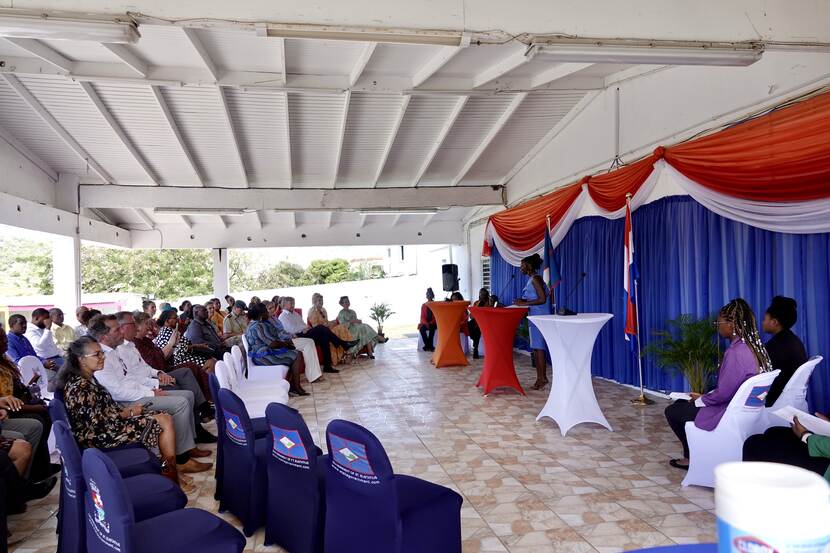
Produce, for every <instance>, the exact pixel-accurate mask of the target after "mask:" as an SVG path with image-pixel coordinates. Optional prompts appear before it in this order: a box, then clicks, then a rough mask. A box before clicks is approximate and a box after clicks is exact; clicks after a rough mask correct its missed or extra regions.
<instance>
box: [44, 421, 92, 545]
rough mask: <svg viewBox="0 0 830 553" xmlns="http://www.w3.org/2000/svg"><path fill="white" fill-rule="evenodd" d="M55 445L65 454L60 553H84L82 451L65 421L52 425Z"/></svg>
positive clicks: (61, 500) (84, 488) (62, 478)
mask: <svg viewBox="0 0 830 553" xmlns="http://www.w3.org/2000/svg"><path fill="white" fill-rule="evenodd" d="M52 429H53V430H54V431H55V441H56V442H57V446H58V449H60V452H61V459H62V460H63V470H62V473H61V489H60V500H59V501H60V511H59V513H58V516H59V517H60V520H61V531H60V534H59V535H58V552H59V553H84V552H85V551H86V539H85V538H86V534H85V531H84V519H85V517H84V491H85V490H86V487H85V484H84V472H83V466H82V464H81V451H80V450H79V449H78V443H77V442H76V441H75V436H74V435H73V434H72V430H70V429H69V425H67V424H66V423H65V422H64V421H62V420H56V421H55V422H54V423H52Z"/></svg>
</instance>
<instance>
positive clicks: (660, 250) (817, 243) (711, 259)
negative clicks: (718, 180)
mask: <svg viewBox="0 0 830 553" xmlns="http://www.w3.org/2000/svg"><path fill="white" fill-rule="evenodd" d="M632 217H633V222H634V243H635V246H634V251H635V256H636V261H637V265H638V266H639V270H640V277H641V280H640V339H641V341H642V342H643V346H645V344H646V343H648V341H649V340H650V339H651V338H652V336H651V334H652V332H653V331H654V330H658V329H662V328H665V323H666V321H667V320H669V319H673V318H676V317H677V316H678V315H680V314H682V313H690V314H692V315H695V316H700V317H702V316H706V315H711V314H714V313H716V312H717V311H718V309H719V308H720V307H721V306H722V305H724V304H725V303H727V302H728V301H729V300H730V299H732V298H735V297H738V296H740V297H743V298H745V299H746V300H747V301H748V302H749V304H750V305H751V306H752V308H753V310H754V311H755V314H756V316H757V317H758V318H759V324H760V319H761V318H762V317H763V313H764V310H765V309H766V307H767V306H768V305H769V301H770V299H771V298H772V297H773V296H775V295H779V294H780V295H785V296H790V297H793V298H795V299H796V301H798V323H797V324H796V326H795V327H794V328H793V331H794V332H795V333H796V334H798V336H800V337H801V339H802V340H803V341H804V345H805V346H806V348H807V353H808V354H809V355H811V356H812V355H816V354H819V355H823V356H824V357H825V360H824V361H823V362H822V363H821V364H820V365H819V366H818V367H817V368H816V370H815V372H814V373H813V377H812V380H811V386H810V395H809V400H810V405H811V406H812V407H813V408H814V409H820V410H823V411H827V410H830V234H827V233H825V234H806V235H796V234H781V233H776V232H770V231H766V230H761V229H757V228H754V227H750V226H748V225H744V224H742V223H737V222H734V221H730V220H728V219H725V218H723V217H720V216H719V215H716V214H714V213H712V212H711V211H709V210H707V209H706V208H704V207H703V206H701V205H700V204H698V203H697V202H695V201H694V200H692V199H691V198H690V197H688V196H672V197H668V198H663V199H660V200H658V201H655V202H653V203H650V204H647V205H644V206H642V207H640V208H639V209H638V210H637V211H635V212H634V213H633V215H632ZM624 223H625V221H624V219H617V220H609V219H605V218H603V217H583V218H581V219H578V220H577V221H576V222H575V223H574V225H573V226H572V227H571V230H570V231H569V232H568V234H567V236H566V237H565V239H564V240H563V241H562V243H560V244H559V246H557V248H556V254H555V258H556V260H557V262H558V263H559V269H560V272H561V274H562V284H561V285H560V287H559V296H558V298H557V299H558V300H559V303H560V305H562V304H563V302H564V304H565V305H567V306H568V307H570V308H571V309H574V310H575V311H578V312H606V313H613V314H614V318H613V319H611V321H610V322H609V323H608V324H607V325H606V326H605V328H604V329H603V330H602V332H601V333H600V335H599V338H598V339H597V344H596V347H595V349H594V357H593V365H592V372H593V374H594V375H597V376H602V377H606V378H611V379H614V380H616V381H618V382H622V383H625V384H635V385H636V384H638V377H637V364H636V359H635V357H634V356H633V355H632V353H631V351H630V349H629V345H628V343H627V342H626V341H625V338H624V335H623V328H624V307H625V304H624V301H625V300H624V295H623V290H622V276H623V273H622V270H623V269H622V258H623V225H624ZM582 272H585V273H587V276H586V277H585V280H584V281H583V282H582V284H581V286H579V288H577V289H576V291H575V292H574V293H573V295H572V297H571V298H570V299H569V300H567V301H565V299H564V297H565V296H566V295H567V294H568V293H569V292H570V291H571V290H572V288H573V286H574V285H575V284H576V283H577V281H578V279H579V275H580V274H581V273H582ZM491 278H492V291H493V292H494V293H496V294H499V293H501V294H502V296H501V297H500V299H501V300H502V301H503V302H504V303H509V302H512V301H513V300H514V299H515V298H517V297H519V295H520V294H521V290H522V288H523V286H524V284H525V282H524V280H525V277H524V276H522V275H521V273H520V272H519V269H518V268H516V267H512V266H511V265H509V264H508V263H507V262H505V261H504V260H503V259H502V258H501V256H500V255H499V253H498V251H496V250H494V251H493V257H492V259H491ZM511 278H512V280H511ZM766 338H768V337H767V336H765V337H764V339H766ZM723 345H724V346H725V345H726V344H725V342H723ZM643 372H644V379H645V385H646V387H647V388H650V389H653V390H669V391H681V390H687V389H688V387H687V385H686V383H685V380H684V379H683V378H682V377H681V376H678V375H675V374H670V373H667V372H665V371H664V370H662V369H660V368H658V367H656V366H655V364H654V362H653V360H652V359H651V358H649V357H647V358H645V359H644V360H643Z"/></svg>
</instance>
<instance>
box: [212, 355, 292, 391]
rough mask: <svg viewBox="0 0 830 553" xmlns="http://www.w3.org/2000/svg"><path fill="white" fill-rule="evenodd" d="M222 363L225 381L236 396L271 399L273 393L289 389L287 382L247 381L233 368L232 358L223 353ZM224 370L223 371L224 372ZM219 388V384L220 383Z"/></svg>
mask: <svg viewBox="0 0 830 553" xmlns="http://www.w3.org/2000/svg"><path fill="white" fill-rule="evenodd" d="M222 362H223V363H224V364H225V367H226V369H227V373H226V375H227V380H228V382H229V383H230V386H231V388H230V389H231V391H233V392H234V393H235V394H236V395H240V394H241V395H244V396H245V397H251V398H256V397H266V398H268V397H273V395H274V394H275V393H280V392H281V391H282V390H287V389H288V388H289V385H288V381H287V380H275V381H273V382H269V381H268V380H247V379H245V377H244V376H242V374H241V372H240V371H239V370H238V368H237V367H236V366H235V363H234V360H233V356H232V355H231V354H230V353H225V355H224V357H223V359H222ZM224 370H225V369H223V371H224ZM220 386H221V382H220Z"/></svg>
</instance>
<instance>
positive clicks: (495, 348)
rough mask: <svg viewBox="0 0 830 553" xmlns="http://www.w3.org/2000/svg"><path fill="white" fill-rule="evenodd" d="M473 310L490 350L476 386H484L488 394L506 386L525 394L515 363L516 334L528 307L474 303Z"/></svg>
mask: <svg viewBox="0 0 830 553" xmlns="http://www.w3.org/2000/svg"><path fill="white" fill-rule="evenodd" d="M470 312H471V313H472V315H473V318H475V320H476V322H477V323H478V326H479V328H480V329H481V338H482V339H483V340H484V350H485V351H486V352H487V354H486V355H485V356H484V368H483V369H482V370H481V377H479V379H478V383H477V384H476V386H483V387H484V393H485V395H486V394H489V393H490V392H491V391H492V390H494V389H495V388H500V387H503V386H504V387H509V388H513V389H515V390H518V391H519V392H520V393H521V394H524V393H525V391H524V390H523V389H522V385H521V384H519V378H518V377H517V376H516V367H515V365H513V337H514V336H515V335H516V327H517V326H519V322H520V321H521V320H522V319H523V318H524V317H525V316H526V315H527V308H526V307H513V308H503V307H473V308H471V309H470Z"/></svg>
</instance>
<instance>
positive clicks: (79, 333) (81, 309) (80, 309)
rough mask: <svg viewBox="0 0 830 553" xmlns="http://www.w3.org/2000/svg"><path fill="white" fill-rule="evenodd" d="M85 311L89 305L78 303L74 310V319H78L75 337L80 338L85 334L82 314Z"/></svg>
mask: <svg viewBox="0 0 830 553" xmlns="http://www.w3.org/2000/svg"><path fill="white" fill-rule="evenodd" d="M87 311H89V307H87V306H86V305H80V306H78V309H76V310H75V319H76V320H77V321H78V326H76V327H75V338H80V337H81V336H85V335H86V323H85V322H84V321H83V316H84V313H86V312H87ZM87 320H89V319H87Z"/></svg>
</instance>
